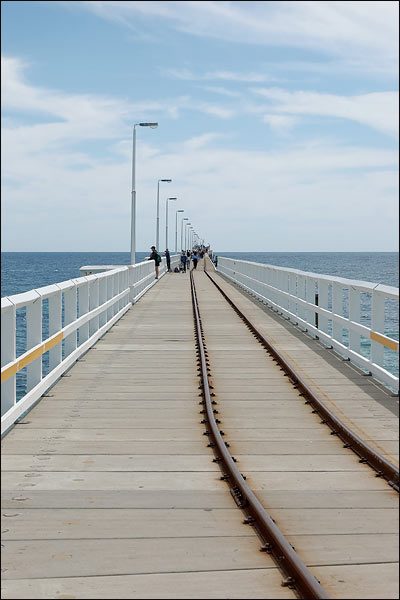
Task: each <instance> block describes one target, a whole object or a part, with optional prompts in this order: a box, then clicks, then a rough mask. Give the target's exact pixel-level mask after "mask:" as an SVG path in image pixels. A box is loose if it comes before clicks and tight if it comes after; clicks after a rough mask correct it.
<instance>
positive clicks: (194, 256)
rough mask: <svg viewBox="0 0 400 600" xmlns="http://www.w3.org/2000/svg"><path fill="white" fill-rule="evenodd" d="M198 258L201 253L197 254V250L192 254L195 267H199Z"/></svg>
mask: <svg viewBox="0 0 400 600" xmlns="http://www.w3.org/2000/svg"><path fill="white" fill-rule="evenodd" d="M198 260H199V255H198V254H197V251H196V250H195V251H194V252H193V254H192V261H193V269H197V262H198Z"/></svg>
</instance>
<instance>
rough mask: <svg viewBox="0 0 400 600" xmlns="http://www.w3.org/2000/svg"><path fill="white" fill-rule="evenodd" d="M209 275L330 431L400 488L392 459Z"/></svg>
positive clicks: (395, 486) (377, 472)
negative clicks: (348, 421)
mask: <svg viewBox="0 0 400 600" xmlns="http://www.w3.org/2000/svg"><path fill="white" fill-rule="evenodd" d="M204 272H205V273H206V275H207V277H208V278H209V279H210V280H211V281H212V282H213V284H214V285H215V287H216V288H217V289H218V290H219V291H220V293H221V294H222V296H223V297H224V298H225V300H226V301H227V302H228V303H229V304H230V305H231V307H232V308H233V310H234V311H235V312H236V313H237V314H238V316H239V317H240V318H241V319H242V320H243V321H244V322H245V323H246V325H247V327H248V328H249V329H250V331H251V332H252V333H253V334H254V336H255V337H256V338H257V339H258V340H259V341H260V342H261V344H262V345H263V346H264V348H265V349H266V350H267V352H268V353H269V354H270V355H271V356H272V357H273V358H274V359H275V361H276V362H277V363H278V364H279V365H280V367H281V368H282V369H283V371H285V373H286V375H287V376H288V377H289V379H290V381H291V382H292V383H293V386H294V387H295V388H297V389H298V390H299V391H300V395H301V396H304V398H305V404H309V405H310V406H311V407H312V409H313V412H314V413H317V414H318V415H319V416H320V417H321V419H322V420H321V423H323V424H326V425H328V427H329V428H330V429H331V435H337V436H338V437H339V438H340V439H341V440H342V441H343V442H344V448H349V449H350V450H352V451H353V452H354V453H355V454H357V455H358V456H359V457H360V460H359V462H360V463H366V464H368V465H369V466H370V467H371V468H372V469H374V471H376V476H377V477H383V478H384V479H386V481H387V482H388V483H389V485H390V486H391V487H392V488H393V489H394V490H396V491H397V492H398V491H399V469H398V468H397V467H396V466H395V465H393V464H392V463H391V462H389V461H388V460H387V459H386V458H385V457H384V456H382V455H381V454H379V453H378V452H376V451H375V450H374V449H373V448H372V447H371V446H369V445H368V444H367V443H366V442H365V441H364V440H363V439H362V438H361V437H359V436H358V435H357V434H356V433H355V432H354V431H352V430H351V429H350V428H349V427H347V425H345V423H343V421H341V420H340V419H339V418H338V417H337V416H336V415H335V414H334V413H333V412H332V411H331V410H330V409H329V408H328V407H327V406H326V405H325V404H324V403H323V401H322V400H321V399H320V398H318V396H317V395H316V394H315V392H314V391H313V390H312V389H311V388H310V387H309V386H308V385H307V384H306V383H305V382H304V381H303V380H302V378H301V376H300V375H298V373H297V372H296V370H295V369H294V368H293V367H292V366H291V365H289V363H288V362H287V361H286V360H285V359H284V358H283V357H282V356H281V355H280V354H279V352H278V351H277V350H276V349H275V348H274V347H273V346H272V345H271V343H270V342H268V340H267V339H266V338H265V337H264V336H263V335H262V334H261V333H260V332H259V331H258V329H257V328H256V327H255V326H254V325H253V324H252V322H251V321H250V320H249V319H248V318H247V317H246V315H244V314H243V312H242V311H241V310H240V309H239V308H238V307H237V306H236V304H235V303H234V302H233V301H232V300H231V298H229V296H228V295H227V294H226V293H225V291H224V290H223V289H222V288H221V286H219V285H218V283H217V282H216V281H215V280H214V278H213V277H211V275H210V274H209V273H207V271H206V270H205V264H204Z"/></svg>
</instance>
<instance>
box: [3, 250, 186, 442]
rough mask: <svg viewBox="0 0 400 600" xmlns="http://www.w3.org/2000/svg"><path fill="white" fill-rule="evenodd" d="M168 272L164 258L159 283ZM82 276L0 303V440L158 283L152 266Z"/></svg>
mask: <svg viewBox="0 0 400 600" xmlns="http://www.w3.org/2000/svg"><path fill="white" fill-rule="evenodd" d="M178 262H179V257H178V256H173V257H171V268H173V266H175V265H176V264H178ZM91 270H92V271H91ZM97 270H99V271H98V272H97V273H94V272H93V271H97ZM166 270H167V267H166V262H165V258H164V259H163V261H162V263H161V265H160V277H162V276H163V275H164V274H165V272H166ZM82 271H83V272H84V273H85V275H84V276H83V277H79V278H77V279H70V280H68V281H63V282H61V283H56V284H53V285H49V286H46V287H42V288H38V289H35V290H30V291H29V292H24V293H22V294H16V295H14V296H8V297H5V298H2V299H1V431H2V434H3V433H4V432H6V431H7V430H8V429H9V428H10V426H11V425H12V424H13V423H14V422H15V421H16V420H17V419H18V418H20V417H21V416H22V415H23V414H24V413H25V412H26V411H27V410H28V409H29V408H31V407H32V405H33V404H34V403H35V402H36V401H37V400H38V399H39V398H40V397H41V396H42V395H43V394H44V393H45V392H46V391H47V390H48V389H49V388H50V387H51V386H52V385H53V384H54V383H55V382H56V381H57V379H59V377H61V375H62V374H63V373H64V372H65V371H66V370H67V369H69V368H70V367H71V366H72V365H73V364H74V362H75V361H76V360H78V359H79V357H80V356H82V354H84V353H85V352H86V351H87V350H88V349H89V348H90V347H91V346H93V344H95V342H96V341H97V340H98V339H99V338H100V337H101V336H103V335H104V334H105V333H106V332H107V331H108V330H109V329H110V328H111V327H112V326H113V325H114V323H115V322H116V321H118V319H120V318H121V317H122V316H123V315H124V314H125V312H126V311H127V310H129V308H130V307H131V306H132V304H134V303H135V302H137V301H138V300H139V298H140V297H141V296H142V295H143V294H144V293H145V292H146V291H147V290H149V289H150V288H151V287H152V286H153V285H154V284H155V283H157V280H156V279H155V269H154V261H144V262H142V263H138V264H136V265H129V266H122V267H117V268H115V267H112V266H104V267H83V268H82V269H81V272H82Z"/></svg>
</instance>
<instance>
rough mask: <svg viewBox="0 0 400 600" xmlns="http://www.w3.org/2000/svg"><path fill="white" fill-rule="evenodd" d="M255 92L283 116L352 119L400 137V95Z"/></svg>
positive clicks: (273, 90)
mask: <svg viewBox="0 0 400 600" xmlns="http://www.w3.org/2000/svg"><path fill="white" fill-rule="evenodd" d="M253 92H254V93H255V94H257V95H259V96H262V97H263V98H265V99H267V100H268V101H269V102H270V104H269V108H270V109H271V108H272V109H273V110H274V111H275V112H277V113H280V114H282V113H284V114H291V115H321V116H325V117H334V118H341V119H349V120H352V121H357V122H358V123H362V124H363V125H367V126H368V127H372V128H373V129H376V130H378V131H380V132H382V133H385V134H389V135H393V136H396V135H398V131H399V117H398V109H397V107H398V98H399V96H398V92H375V93H370V94H363V95H357V96H339V95H334V94H323V93H319V92H304V91H295V92H289V91H286V90H283V89H279V88H264V89H262V88H254V89H253Z"/></svg>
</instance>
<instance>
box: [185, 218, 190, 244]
mask: <svg viewBox="0 0 400 600" xmlns="http://www.w3.org/2000/svg"><path fill="white" fill-rule="evenodd" d="M188 225H191V223H189V221H188V222H187V223H185V252H186V250H188V246H187V241H186V240H187V226H188Z"/></svg>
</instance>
